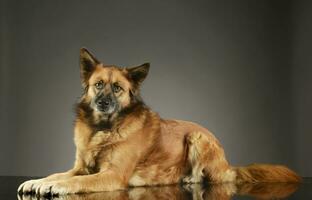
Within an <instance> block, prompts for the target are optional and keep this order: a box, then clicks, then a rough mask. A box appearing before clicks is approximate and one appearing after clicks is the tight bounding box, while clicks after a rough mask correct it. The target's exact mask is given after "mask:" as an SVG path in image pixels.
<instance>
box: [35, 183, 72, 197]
mask: <svg viewBox="0 0 312 200" xmlns="http://www.w3.org/2000/svg"><path fill="white" fill-rule="evenodd" d="M75 192H76V191H74V190H73V189H72V188H71V187H70V184H66V182H64V181H52V182H46V183H42V184H40V185H39V187H38V188H37V189H36V195H37V196H58V195H63V194H70V193H75Z"/></svg>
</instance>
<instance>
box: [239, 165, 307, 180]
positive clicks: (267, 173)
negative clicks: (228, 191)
mask: <svg viewBox="0 0 312 200" xmlns="http://www.w3.org/2000/svg"><path fill="white" fill-rule="evenodd" d="M234 170H235V171H236V182H238V183H243V182H250V183H257V182H271V183H273V182H289V183H298V182H301V180H302V179H301V177H300V176H299V175H298V174H296V173H295V172H294V171H292V170H291V169H289V168H287V167H285V166H282V165H268V164H251V165H248V166H245V167H234Z"/></svg>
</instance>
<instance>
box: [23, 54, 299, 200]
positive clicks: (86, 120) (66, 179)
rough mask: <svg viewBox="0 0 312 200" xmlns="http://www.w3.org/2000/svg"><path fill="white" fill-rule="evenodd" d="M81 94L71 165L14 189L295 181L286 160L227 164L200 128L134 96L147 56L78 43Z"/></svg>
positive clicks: (90, 189)
mask: <svg viewBox="0 0 312 200" xmlns="http://www.w3.org/2000/svg"><path fill="white" fill-rule="evenodd" d="M80 67H81V69H80V70H81V78H82V85H83V88H84V93H83V96H82V98H81V100H80V102H79V103H78V104H77V119H76V122H75V137H74V140H75V144H76V148H77V150H76V161H75V164H74V167H73V169H71V170H69V171H67V172H65V173H58V174H53V175H51V176H48V177H46V178H43V179H39V180H30V181H26V182H25V183H23V184H21V185H20V187H19V188H18V191H19V192H20V193H33V192H35V193H36V194H37V195H46V194H52V195H54V194H68V193H83V192H97V191H112V190H120V189H125V188H127V187H128V186H143V185H165V184H173V183H178V182H179V181H180V180H181V181H182V182H184V183H197V182H201V181H203V180H204V179H207V180H208V181H210V182H216V183H220V182H236V183H237V182H299V181H300V177H299V176H298V175H297V174H296V173H294V172H293V171H291V170H290V169H288V168H286V167H284V166H272V165H259V164H254V165H250V166H247V167H238V168H236V167H231V166H230V165H229V163H228V162H227V160H226V158H225V155H224V151H223V149H222V147H221V145H220V143H219V142H218V140H217V139H216V138H215V137H214V136H213V135H212V134H211V133H210V132H209V131H208V130H207V129H205V128H203V127H201V126H199V125H197V124H195V123H192V122H186V121H180V120H164V119H161V118H160V117H159V116H158V114H157V113H155V112H153V111H151V110H150V109H149V108H148V107H147V106H146V105H145V104H144V103H143V101H142V99H141V97H140V91H139V89H140V85H141V83H142V82H143V80H144V79H145V78H146V76H147V74H148V71H149V64H148V63H146V64H143V65H141V66H138V67H132V68H120V67H117V66H111V65H104V64H102V63H100V62H99V61H98V60H97V59H96V58H95V57H94V56H93V55H92V54H91V53H90V52H88V51H87V50H86V49H84V48H82V49H81V51H80Z"/></svg>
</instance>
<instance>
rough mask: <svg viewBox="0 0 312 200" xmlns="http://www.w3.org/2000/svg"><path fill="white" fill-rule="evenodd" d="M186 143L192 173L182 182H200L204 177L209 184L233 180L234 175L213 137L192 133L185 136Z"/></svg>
mask: <svg viewBox="0 0 312 200" xmlns="http://www.w3.org/2000/svg"><path fill="white" fill-rule="evenodd" d="M187 143H188V146H189V152H188V161H189V162H190V164H191V166H192V173H191V174H190V175H189V176H187V177H185V178H184V179H183V182H185V183H196V182H201V181H202V180H203V178H204V177H205V178H208V180H209V181H210V182H231V181H234V180H235V177H236V173H235V171H234V170H232V169H231V167H230V165H229V164H228V162H227V160H226V159H225V155H224V151H223V149H222V147H221V145H220V144H219V142H218V141H217V139H216V138H215V137H213V136H210V135H207V134H205V133H202V132H193V133H190V134H189V135H188V136H187Z"/></svg>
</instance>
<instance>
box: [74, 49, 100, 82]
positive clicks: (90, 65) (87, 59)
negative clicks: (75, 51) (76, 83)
mask: <svg viewBox="0 0 312 200" xmlns="http://www.w3.org/2000/svg"><path fill="white" fill-rule="evenodd" d="M79 61H80V77H81V80H82V84H83V86H86V83H87V81H88V79H89V78H90V76H91V74H92V72H93V71H94V70H95V67H96V66H97V65H98V64H100V62H99V61H98V60H97V59H96V58H95V57H94V56H93V55H92V54H91V53H90V52H89V51H88V50H87V49H86V48H81V49H80V58H79Z"/></svg>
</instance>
